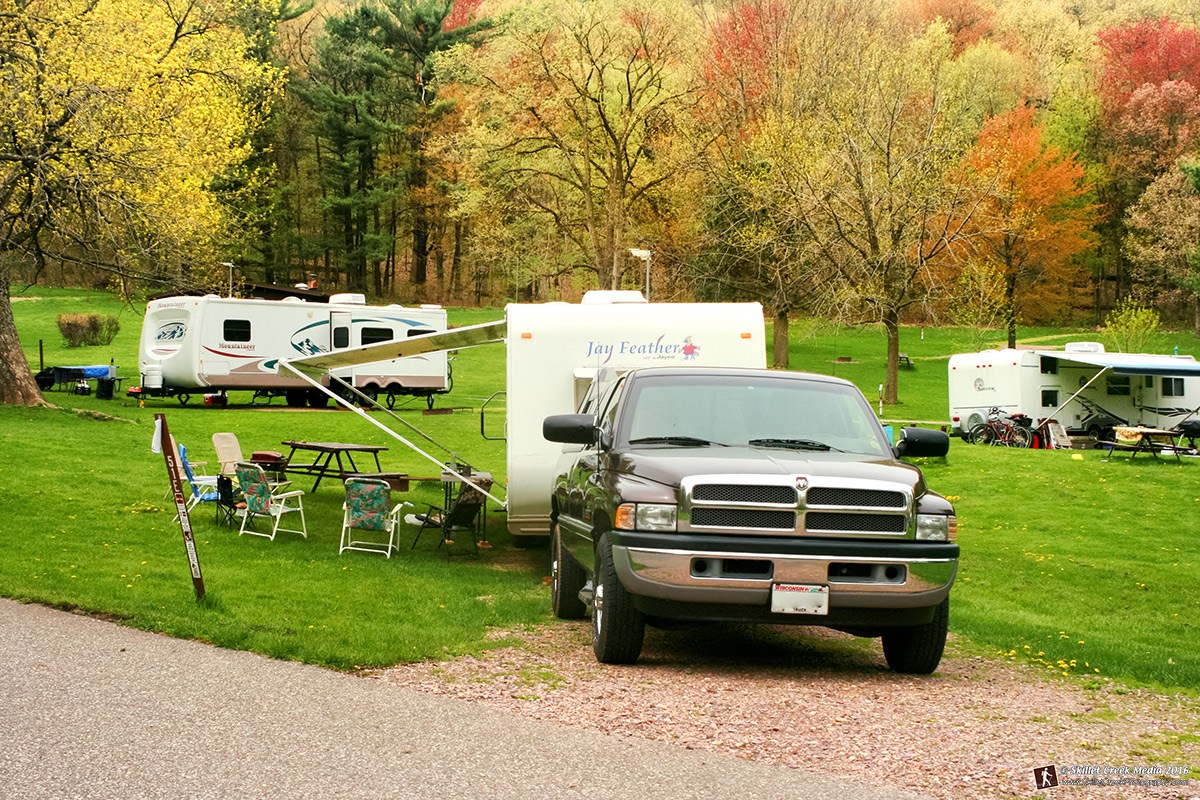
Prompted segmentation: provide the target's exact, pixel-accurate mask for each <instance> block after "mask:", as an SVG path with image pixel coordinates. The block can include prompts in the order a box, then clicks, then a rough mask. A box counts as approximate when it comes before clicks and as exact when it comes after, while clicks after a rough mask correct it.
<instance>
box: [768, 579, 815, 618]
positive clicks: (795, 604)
mask: <svg viewBox="0 0 1200 800" xmlns="http://www.w3.org/2000/svg"><path fill="white" fill-rule="evenodd" d="M771 611H773V612H775V613H776V614H819V615H828V614H829V587H828V586H814V585H810V584H805V583H776V584H774V585H773V586H771Z"/></svg>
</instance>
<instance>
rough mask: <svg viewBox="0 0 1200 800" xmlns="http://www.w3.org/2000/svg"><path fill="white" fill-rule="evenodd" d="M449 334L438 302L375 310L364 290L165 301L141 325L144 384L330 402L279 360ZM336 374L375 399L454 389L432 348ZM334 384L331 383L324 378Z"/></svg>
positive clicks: (161, 389)
mask: <svg viewBox="0 0 1200 800" xmlns="http://www.w3.org/2000/svg"><path fill="white" fill-rule="evenodd" d="M445 330H446V311H445V309H443V308H441V307H439V306H421V307H419V308H406V307H404V306H398V305H391V306H368V305H367V304H366V301H365V298H364V297H363V296H362V295H361V294H340V295H333V296H332V297H331V298H330V302H328V303H312V302H305V301H304V300H301V299H299V298H287V299H284V300H257V299H241V298H223V297H217V296H216V295H207V296H204V297H164V298H161V299H158V300H152V301H150V302H149V303H148V304H147V305H146V318H145V321H144V322H143V324H142V337H141V348H140V353H139V361H140V365H141V376H142V389H143V391H144V392H146V393H147V394H151V395H160V396H161V395H173V396H177V397H179V398H180V400H181V401H183V402H186V399H187V397H188V395H189V394H190V393H193V392H220V391H227V390H231V389H246V390H251V391H254V392H255V393H256V396H268V397H269V396H272V395H277V394H283V395H285V396H286V397H287V402H288V404H289V405H303V404H304V403H305V401H307V402H309V403H311V404H313V405H325V404H326V403H327V402H328V397H327V396H326V395H325V394H324V393H323V392H320V391H315V390H312V389H311V387H310V386H309V385H308V384H307V383H305V382H304V381H303V380H300V379H299V378H295V377H292V376H290V375H287V374H284V375H281V374H279V361H280V360H281V359H286V358H294V357H299V356H310V355H316V354H320V353H326V352H330V351H333V350H341V349H345V348H353V347H359V346H361V345H370V344H374V343H379V342H388V341H395V340H403V339H407V338H410V337H413V336H421V335H425V334H429V333H436V332H441V331H445ZM332 374H334V375H336V376H338V377H339V378H341V379H343V380H345V381H347V382H350V383H351V384H352V385H353V386H355V387H356V388H358V389H360V390H361V391H363V392H364V393H366V394H368V395H370V396H386V398H387V400H388V403H389V405H391V404H392V403H393V402H394V399H395V397H396V396H397V395H417V396H423V397H425V398H426V399H427V402H428V403H429V404H430V405H432V403H433V395H435V394H440V393H444V392H447V391H449V389H450V371H449V364H448V361H447V358H446V354H445V352H435V353H424V354H420V355H415V356H412V357H409V358H404V359H393V360H389V361H382V362H377V363H373V364H370V365H360V366H352V367H348V368H346V369H339V370H335V371H334V372H333V373H332ZM324 381H325V384H326V385H328V383H329V379H328V377H326V378H325V379H324Z"/></svg>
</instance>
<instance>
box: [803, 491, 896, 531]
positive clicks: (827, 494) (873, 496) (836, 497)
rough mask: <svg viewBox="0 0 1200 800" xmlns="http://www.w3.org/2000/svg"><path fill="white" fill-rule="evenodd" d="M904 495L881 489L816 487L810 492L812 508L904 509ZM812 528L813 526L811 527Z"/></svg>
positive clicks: (809, 500)
mask: <svg viewBox="0 0 1200 800" xmlns="http://www.w3.org/2000/svg"><path fill="white" fill-rule="evenodd" d="M904 502H905V500H904V495H903V494H902V493H900V492H887V491H883V490H880V489H839V488H834V487H828V486H815V487H813V488H812V489H809V490H808V504H809V505H810V506H851V507H854V508H904ZM810 527H811V526H810Z"/></svg>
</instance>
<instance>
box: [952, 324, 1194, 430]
mask: <svg viewBox="0 0 1200 800" xmlns="http://www.w3.org/2000/svg"><path fill="white" fill-rule="evenodd" d="M949 395H950V419H951V421H952V423H953V426H954V432H955V433H957V434H959V435H963V434H965V433H967V432H968V431H969V430H970V429H971V428H972V427H973V426H974V425H977V424H978V423H980V422H982V421H984V420H985V419H986V418H987V415H988V411H989V409H991V408H993V407H995V408H999V409H1001V410H1002V411H1004V412H1005V413H1008V414H1018V413H1019V414H1025V415H1027V416H1029V417H1031V418H1032V419H1033V420H1034V423H1035V424H1038V423H1041V422H1042V421H1044V420H1048V419H1053V420H1055V421H1057V422H1058V423H1060V424H1061V425H1062V426H1063V427H1064V428H1065V429H1066V431H1067V433H1068V434H1072V435H1075V434H1087V435H1089V436H1093V437H1103V436H1104V435H1105V434H1106V432H1107V431H1108V429H1110V428H1112V427H1113V426H1114V425H1144V426H1147V427H1153V428H1172V427H1174V426H1175V425H1177V424H1179V423H1180V422H1182V421H1184V420H1185V419H1187V418H1189V417H1192V415H1193V414H1195V413H1196V409H1197V407H1198V406H1200V363H1198V362H1197V361H1196V359H1195V358H1194V357H1192V356H1189V355H1183V356H1175V355H1156V354H1150V353H1108V352H1105V349H1104V346H1103V345H1101V344H1099V343H1096V342H1074V343H1071V344H1068V345H1066V346H1065V347H1064V348H1063V349H1062V350H1014V349H1007V348H1006V349H1003V350H984V351H982V352H979V353H959V354H957V355H953V356H951V357H950V365H949Z"/></svg>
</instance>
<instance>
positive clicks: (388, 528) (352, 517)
mask: <svg viewBox="0 0 1200 800" xmlns="http://www.w3.org/2000/svg"><path fill="white" fill-rule="evenodd" d="M391 501H392V488H391V486H389V485H388V482H387V481H381V480H378V479H376V478H347V479H346V502H344V503H342V540H341V546H340V547H339V548H338V553H339V554H341V553H344V552H346V551H347V550H361V551H362V552H364V553H383V554H384V555H385V556H387V557H388V558H391V557H392V551H393V550H395V549H396V524H397V523H398V522H399V521H400V510H401V509H402V508H404V506H407V505H411V504H410V503H397V504H396V505H394V506H392V508H391V509H390V510H389V509H388V505H389V504H390V503H391ZM361 534H367V537H366V538H363V537H362V536H361ZM381 534H387V541H386V542H384V541H380V539H382V538H383V537H382V535H381Z"/></svg>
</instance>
